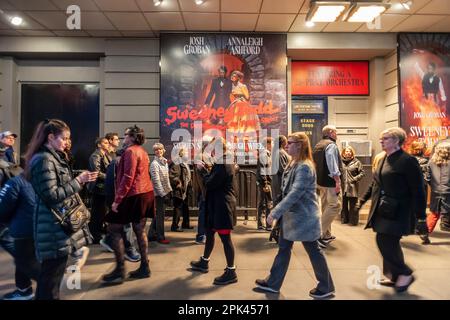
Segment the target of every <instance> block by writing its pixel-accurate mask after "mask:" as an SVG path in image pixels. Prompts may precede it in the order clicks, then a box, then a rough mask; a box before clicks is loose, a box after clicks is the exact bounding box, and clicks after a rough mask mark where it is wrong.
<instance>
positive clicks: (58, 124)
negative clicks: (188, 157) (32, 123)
mask: <svg viewBox="0 0 450 320" xmlns="http://www.w3.org/2000/svg"><path fill="white" fill-rule="evenodd" d="M63 131H70V128H69V126H68V125H67V124H66V123H65V122H64V121H62V120H59V119H50V120H48V119H45V120H44V121H41V122H39V124H38V125H37V127H36V129H35V130H34V133H33V137H32V138H31V140H30V143H29V144H28V146H27V151H26V152H25V155H24V158H25V178H26V179H27V180H30V178H31V177H30V173H31V172H30V171H31V168H30V165H31V163H30V162H31V159H32V158H33V156H34V155H35V154H36V153H37V152H38V151H39V149H40V148H42V146H43V145H44V144H46V143H47V142H48V135H49V134H51V133H53V134H54V135H55V136H59V135H60V134H62V133H63Z"/></svg>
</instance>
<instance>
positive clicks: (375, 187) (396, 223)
mask: <svg viewBox="0 0 450 320" xmlns="http://www.w3.org/2000/svg"><path fill="white" fill-rule="evenodd" d="M405 139H406V133H405V131H404V130H403V129H401V128H396V127H395V128H389V129H386V130H385V131H383V132H382V133H381V137H380V143H381V148H382V149H383V151H384V152H385V155H383V156H382V157H381V158H380V160H379V162H378V165H377V167H376V168H375V170H374V181H373V182H372V185H371V188H370V189H369V190H368V191H367V192H366V194H365V195H364V197H363V199H362V200H361V202H360V203H359V204H358V207H360V206H361V204H362V203H364V202H366V201H367V200H368V199H369V198H371V199H372V205H371V208H370V213H369V218H368V220H367V225H366V229H367V228H372V229H373V230H374V231H375V232H376V233H377V235H376V241H377V245H378V248H379V250H380V252H381V255H382V257H383V273H384V275H385V276H386V277H387V278H388V279H383V280H381V282H380V284H381V285H385V286H393V287H394V288H395V290H396V291H397V292H402V291H406V290H407V289H408V287H409V286H410V285H411V284H412V283H413V281H414V277H413V275H412V273H413V271H412V270H411V269H410V268H409V267H408V266H407V265H406V264H405V261H404V257H403V252H402V248H401V246H400V239H401V238H402V236H407V235H410V234H414V231H415V228H416V225H417V229H418V230H419V231H420V233H424V232H425V233H426V232H427V231H426V224H425V208H426V199H425V191H424V185H423V182H422V179H423V177H422V171H421V169H420V166H419V163H418V162H417V160H416V159H415V158H414V157H413V156H411V155H409V154H408V153H406V152H404V151H403V150H402V149H401V146H402V145H403V143H404V141H405Z"/></svg>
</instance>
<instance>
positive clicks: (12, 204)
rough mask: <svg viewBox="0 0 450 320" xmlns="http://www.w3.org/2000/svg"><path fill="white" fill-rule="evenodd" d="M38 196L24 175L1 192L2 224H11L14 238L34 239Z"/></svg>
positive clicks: (15, 178)
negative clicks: (34, 220)
mask: <svg viewBox="0 0 450 320" xmlns="http://www.w3.org/2000/svg"><path fill="white" fill-rule="evenodd" d="M35 208H36V194H35V193H34V190H33V187H32V186H31V184H30V183H29V182H28V181H27V180H26V179H25V178H24V176H23V175H20V176H17V177H14V178H11V179H9V181H8V182H7V183H6V184H5V186H4V187H3V189H1V191H0V223H6V224H9V230H10V232H11V236H12V237H13V238H21V239H32V238H33V214H34V210H35Z"/></svg>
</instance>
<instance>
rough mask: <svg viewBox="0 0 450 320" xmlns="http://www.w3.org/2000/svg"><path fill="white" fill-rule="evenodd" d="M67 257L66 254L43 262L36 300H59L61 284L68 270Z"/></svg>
mask: <svg viewBox="0 0 450 320" xmlns="http://www.w3.org/2000/svg"><path fill="white" fill-rule="evenodd" d="M67 258H68V256H64V257H61V258H57V259H50V260H44V261H43V262H42V265H41V273H40V275H39V279H38V284H37V290H36V300H59V286H60V285H61V280H62V278H63V276H64V271H65V270H66V264H67Z"/></svg>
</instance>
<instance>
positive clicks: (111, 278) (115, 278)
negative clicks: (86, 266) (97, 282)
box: [102, 266, 125, 284]
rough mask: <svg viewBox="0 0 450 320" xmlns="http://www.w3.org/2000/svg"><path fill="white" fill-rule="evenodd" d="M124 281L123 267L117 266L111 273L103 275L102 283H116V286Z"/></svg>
mask: <svg viewBox="0 0 450 320" xmlns="http://www.w3.org/2000/svg"><path fill="white" fill-rule="evenodd" d="M124 279H125V269H124V268H123V267H122V268H119V267H117V266H116V268H115V269H114V270H113V271H112V272H110V273H108V274H105V275H104V276H103V278H102V280H103V282H106V283H111V284H112V283H117V284H120V283H123V280H124Z"/></svg>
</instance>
